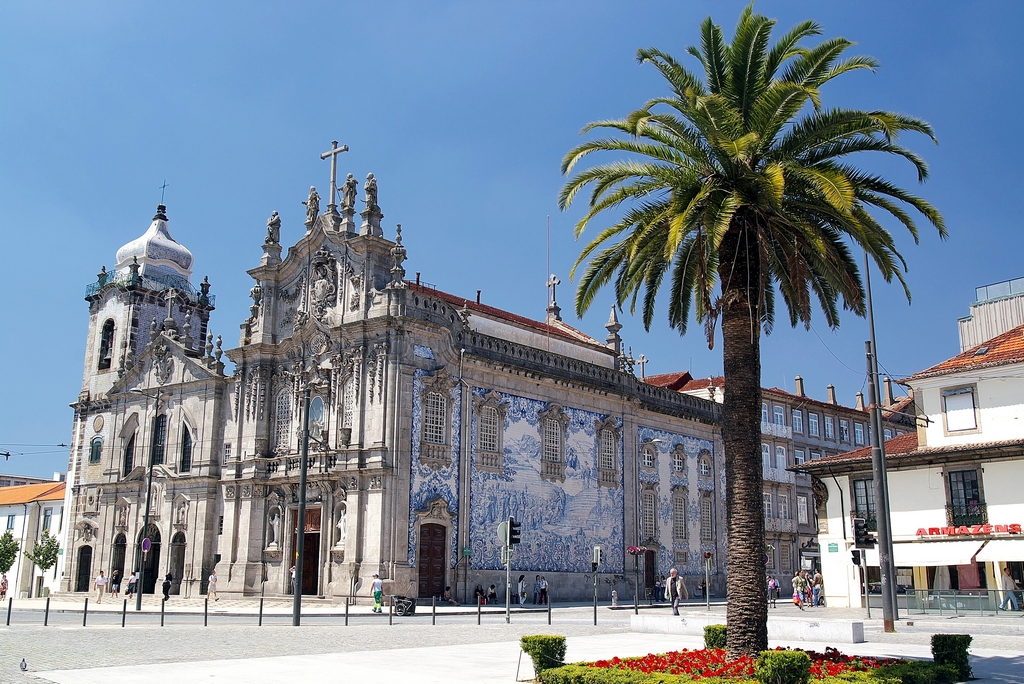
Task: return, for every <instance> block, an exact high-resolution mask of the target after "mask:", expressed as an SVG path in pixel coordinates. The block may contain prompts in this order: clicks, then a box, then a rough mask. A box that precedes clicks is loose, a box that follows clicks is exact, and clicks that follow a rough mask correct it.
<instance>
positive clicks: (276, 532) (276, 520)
mask: <svg viewBox="0 0 1024 684" xmlns="http://www.w3.org/2000/svg"><path fill="white" fill-rule="evenodd" d="M270 534H272V535H273V536H272V537H271V538H270V543H268V544H267V546H277V540H278V538H279V537H280V536H281V514H280V513H278V512H277V511H274V513H273V515H272V516H271V517H270Z"/></svg>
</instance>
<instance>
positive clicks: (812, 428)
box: [807, 413, 818, 437]
mask: <svg viewBox="0 0 1024 684" xmlns="http://www.w3.org/2000/svg"><path fill="white" fill-rule="evenodd" d="M807 432H809V433H810V435H811V437H817V436H818V414H817V413H808V414H807Z"/></svg>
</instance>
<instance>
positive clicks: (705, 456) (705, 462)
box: [699, 450, 711, 477]
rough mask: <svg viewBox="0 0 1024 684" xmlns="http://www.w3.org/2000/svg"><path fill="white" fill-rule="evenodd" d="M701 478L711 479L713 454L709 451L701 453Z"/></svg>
mask: <svg viewBox="0 0 1024 684" xmlns="http://www.w3.org/2000/svg"><path fill="white" fill-rule="evenodd" d="M699 463H700V476H701V477H711V454H710V452H708V451H707V450H705V451H702V452H700V461H699Z"/></svg>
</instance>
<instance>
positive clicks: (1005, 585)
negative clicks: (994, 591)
mask: <svg viewBox="0 0 1024 684" xmlns="http://www.w3.org/2000/svg"><path fill="white" fill-rule="evenodd" d="M999 588H1000V589H1002V590H1003V602H1002V603H1000V604H999V610H1006V604H1007V603H1009V604H1010V605H1011V606H1013V609H1014V610H1019V609H1020V606H1019V605H1018V604H1017V594H1016V593H1015V592H1016V591H1017V589H1018V588H1019V587H1018V586H1017V581H1016V580H1015V579H1013V576H1012V575H1011V574H1010V568H1009V567H1004V568H1003V574H1002V576H1000V578H999Z"/></svg>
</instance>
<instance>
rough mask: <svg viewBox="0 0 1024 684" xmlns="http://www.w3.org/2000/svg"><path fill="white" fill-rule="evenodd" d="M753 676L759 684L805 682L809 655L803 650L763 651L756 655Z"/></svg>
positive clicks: (808, 675) (807, 675)
mask: <svg viewBox="0 0 1024 684" xmlns="http://www.w3.org/2000/svg"><path fill="white" fill-rule="evenodd" d="M754 677H755V678H756V679H757V681H759V682H761V684H807V682H808V681H809V680H810V678H811V657H810V656H809V655H807V654H806V653H804V652H803V651H763V652H762V653H761V655H759V656H758V657H757V665H755V666H754Z"/></svg>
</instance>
